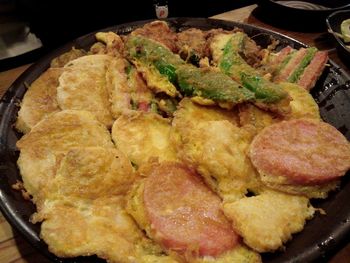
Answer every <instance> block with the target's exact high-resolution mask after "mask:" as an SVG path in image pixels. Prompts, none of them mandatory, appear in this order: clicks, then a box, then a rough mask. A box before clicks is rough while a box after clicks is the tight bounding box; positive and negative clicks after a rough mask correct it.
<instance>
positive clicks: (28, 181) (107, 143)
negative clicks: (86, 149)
mask: <svg viewBox="0 0 350 263" xmlns="http://www.w3.org/2000/svg"><path fill="white" fill-rule="evenodd" d="M77 146H101V147H105V148H113V147H114V145H113V143H112V141H111V136H110V134H109V132H108V130H107V129H106V127H105V126H104V125H102V124H101V123H100V122H98V121H97V120H96V118H95V117H94V116H93V115H92V114H91V113H89V112H87V111H75V110H65V111H61V112H57V113H53V114H51V115H50V116H48V117H47V118H45V119H43V120H42V121H40V122H39V123H38V124H37V125H35V126H34V127H33V129H32V130H31V131H30V132H29V133H27V134H26V135H25V136H23V137H22V138H21V139H20V140H19V141H18V142H17V147H18V149H19V150H20V155H19V158H18V161H17V164H18V167H19V169H20V172H21V175H22V179H23V182H24V187H25V189H26V190H27V191H28V192H29V193H30V194H31V195H33V197H34V201H37V197H38V194H39V193H40V191H41V190H42V187H43V186H44V185H46V184H47V183H48V182H49V181H50V180H52V178H53V177H54V175H55V171H56V169H57V167H58V165H59V163H60V161H61V159H62V157H63V156H64V155H65V154H66V153H67V152H68V151H69V150H70V149H71V148H73V147H77Z"/></svg>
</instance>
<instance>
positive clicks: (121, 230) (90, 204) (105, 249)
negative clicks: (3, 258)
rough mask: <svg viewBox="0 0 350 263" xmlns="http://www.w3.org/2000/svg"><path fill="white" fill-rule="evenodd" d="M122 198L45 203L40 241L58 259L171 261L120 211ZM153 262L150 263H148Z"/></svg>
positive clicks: (129, 262) (122, 210)
mask: <svg viewBox="0 0 350 263" xmlns="http://www.w3.org/2000/svg"><path fill="white" fill-rule="evenodd" d="M123 199H124V198H123V197H120V196H113V197H108V198H98V199H96V200H93V201H91V200H85V199H74V198H72V199H70V200H67V199H66V200H65V201H64V202H63V201H62V202H60V201H55V202H51V203H50V202H48V205H47V207H46V210H43V211H42V212H41V213H40V215H38V216H37V217H39V216H40V217H41V220H43V222H42V225H41V233H40V236H41V238H43V239H44V241H45V242H46V243H47V244H48V246H49V250H50V251H51V252H52V253H54V254H55V255H57V256H59V257H76V256H90V255H95V254H96V255H97V256H98V257H100V258H103V259H106V260H107V261H108V262H115V263H117V262H118V263H119V262H123V263H124V262H128V263H131V262H141V263H142V262H144V263H148V262H164V263H165V262H169V263H170V262H171V263H173V262H174V263H175V262H177V261H176V260H174V259H172V258H170V257H169V256H166V255H164V254H163V253H162V252H161V249H160V248H159V247H158V246H157V245H156V244H154V243H153V242H152V241H150V240H149V239H147V238H146V237H145V236H144V235H143V233H142V232H141V230H140V229H139V228H138V227H137V226H136V224H135V223H134V221H133V219H132V218H131V217H130V216H129V215H128V214H127V213H126V212H125V210H124V208H123V202H124V200H123ZM151 260H152V261H151Z"/></svg>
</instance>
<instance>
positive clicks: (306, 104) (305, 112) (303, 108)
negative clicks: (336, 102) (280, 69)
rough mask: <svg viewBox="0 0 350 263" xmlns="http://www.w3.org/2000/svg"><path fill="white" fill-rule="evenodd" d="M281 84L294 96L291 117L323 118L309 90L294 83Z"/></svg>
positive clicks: (291, 103) (291, 104)
mask: <svg viewBox="0 0 350 263" xmlns="http://www.w3.org/2000/svg"><path fill="white" fill-rule="evenodd" d="M280 85H281V87H282V88H283V89H284V90H285V91H287V92H288V94H289V95H290V96H291V97H292V100H291V102H290V107H291V109H292V110H291V113H290V115H289V116H288V118H289V119H299V118H311V119H316V120H320V119H321V117H320V111H319V108H318V105H317V103H316V101H315V100H314V99H313V98H312V96H311V94H310V93H309V92H308V91H307V90H305V89H304V88H303V87H301V86H299V85H297V84H293V83H287V82H282V83H280Z"/></svg>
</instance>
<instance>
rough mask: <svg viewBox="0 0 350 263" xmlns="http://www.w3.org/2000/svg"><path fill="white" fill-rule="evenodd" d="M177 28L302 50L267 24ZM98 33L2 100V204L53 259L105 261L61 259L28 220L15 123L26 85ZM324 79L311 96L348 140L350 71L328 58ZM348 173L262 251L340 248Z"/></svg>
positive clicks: (312, 253) (300, 254)
mask: <svg viewBox="0 0 350 263" xmlns="http://www.w3.org/2000/svg"><path fill="white" fill-rule="evenodd" d="M166 21H167V22H168V23H169V26H170V27H172V28H174V29H175V30H176V31H181V30H184V29H187V28H190V27H196V28H199V29H202V30H209V29H213V28H223V29H227V30H229V29H233V28H234V27H239V28H241V29H243V30H244V31H245V32H246V33H247V34H248V35H249V36H250V37H252V38H253V39H254V40H255V41H257V43H258V44H260V45H262V46H265V47H266V46H267V45H268V44H269V41H271V38H270V37H271V36H272V37H273V38H274V39H276V40H279V42H280V45H279V48H283V47H285V46H287V45H290V46H291V47H293V48H296V49H299V48H301V47H305V45H304V44H302V43H300V42H299V41H297V40H294V39H292V38H289V37H288V36H285V35H281V34H278V33H276V32H272V31H269V30H266V29H262V28H259V27H255V26H251V25H248V24H241V23H236V22H229V21H223V20H216V19H206V18H172V19H168V20H166ZM147 22H150V21H138V22H133V23H128V24H122V25H117V26H113V27H111V28H107V29H104V30H101V31H114V32H116V33H118V34H127V33H130V32H131V31H132V30H134V29H135V28H137V27H141V26H143V25H144V24H145V23H147ZM95 41H96V40H95V32H93V33H90V34H88V35H85V36H83V37H80V38H78V39H76V40H74V41H73V42H71V43H68V44H66V45H65V46H63V47H62V48H60V49H57V50H55V51H52V52H51V53H50V54H48V55H47V56H45V57H43V58H42V59H40V60H39V61H38V62H37V63H35V64H33V65H32V66H31V67H30V68H28V69H27V70H26V71H25V72H24V73H23V74H22V75H21V76H20V77H19V78H18V79H17V80H16V81H15V82H14V83H13V84H12V85H11V87H10V88H9V89H8V91H7V92H6V93H5V95H4V97H3V98H2V99H1V101H0V208H1V210H2V212H3V214H4V215H5V217H6V218H7V220H8V221H9V222H10V223H11V224H12V225H13V226H14V227H15V228H16V229H17V230H18V231H19V232H20V233H22V234H23V235H24V236H25V237H26V238H27V240H28V241H29V242H30V243H31V244H32V245H33V246H34V247H36V248H37V249H38V250H40V251H41V253H43V254H44V255H46V256H47V257H48V258H50V259H51V260H52V261H54V262H64V263H67V262H70V263H71V262H94V263H96V262H104V261H103V260H99V259H97V258H96V257H88V258H87V257H85V258H83V257H80V258H74V259H60V258H57V257H56V256H55V255H53V254H51V253H50V252H49V251H48V248H47V245H46V244H45V243H44V242H43V241H42V240H41V239H40V235H39V232H40V225H39V224H35V225H34V224H32V223H30V222H29V217H30V215H31V214H32V213H34V212H35V207H34V205H33V204H32V203H31V202H29V201H26V200H24V199H23V197H22V196H21V193H19V192H18V191H15V190H13V189H12V187H11V185H12V184H14V183H15V182H16V180H20V179H21V177H20V174H19V171H18V168H17V164H16V161H17V158H18V150H17V149H16V142H17V140H18V139H19V138H20V137H21V136H22V135H21V134H19V133H18V132H17V131H16V130H15V129H14V126H13V123H14V122H15V121H16V117H17V112H18V109H19V102H20V101H21V100H22V98H23V95H24V93H25V92H26V86H27V85H28V84H31V83H32V82H33V81H34V80H35V79H36V78H38V77H39V76H40V74H41V73H43V72H44V71H45V70H46V69H47V68H48V67H49V65H50V61H51V60H52V59H53V58H55V57H57V56H59V55H60V54H62V53H64V52H66V51H68V50H70V49H71V48H72V46H75V47H76V48H82V49H86V50H88V49H89V48H90V46H91V45H92V44H93V43H94V42H95ZM329 64H330V66H329V67H327V68H326V69H325V71H324V72H323V74H322V76H321V78H320V79H319V80H318V82H317V83H316V86H315V88H314V89H313V91H312V95H313V97H314V99H315V100H316V102H317V103H318V105H319V107H320V112H321V116H322V118H323V119H324V120H325V121H326V122H328V123H330V124H332V125H333V126H335V127H336V128H337V129H338V130H339V131H341V132H342V133H343V134H344V135H345V136H346V137H347V139H348V140H350V111H349V110H348V109H349V105H350V76H349V75H348V74H347V73H345V71H343V70H342V69H340V68H339V66H338V65H336V64H335V63H333V62H332V61H330V62H329ZM349 199H350V174H349V173H348V174H347V176H345V177H344V178H343V180H342V183H341V186H340V189H339V190H338V191H336V192H333V193H331V194H330V196H329V198H328V199H326V200H312V203H313V205H314V206H315V207H318V208H322V209H324V211H326V213H327V216H324V215H321V214H320V213H317V214H316V216H315V218H313V219H312V220H310V221H308V222H307V223H306V225H305V228H304V229H303V231H302V232H300V233H297V234H295V235H293V239H292V240H291V241H289V242H288V243H287V244H286V249H285V250H284V251H277V252H276V253H266V254H264V255H263V262H265V263H285V262H326V260H327V259H329V258H330V257H331V256H332V255H334V253H336V252H338V251H339V250H340V249H341V248H342V246H343V245H346V244H347V243H346V242H348V239H347V238H348V236H349V234H350V206H348V205H347V204H348V202H349Z"/></svg>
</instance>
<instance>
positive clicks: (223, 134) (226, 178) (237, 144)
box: [175, 120, 260, 201]
mask: <svg viewBox="0 0 350 263" xmlns="http://www.w3.org/2000/svg"><path fill="white" fill-rule="evenodd" d="M175 127H176V126H175ZM179 133H180V140H181V143H180V144H179V147H178V157H179V158H181V159H182V160H183V161H184V162H186V163H188V164H189V165H191V166H192V167H194V168H195V169H196V170H197V171H198V172H199V173H200V174H201V175H202V176H203V177H204V179H205V181H206V183H207V184H209V185H210V187H211V188H212V189H213V190H214V191H215V192H217V193H218V194H219V195H220V196H221V197H222V198H223V199H224V201H229V200H236V199H239V198H242V197H244V195H245V194H246V193H247V190H248V189H250V190H252V191H258V188H259V185H260V184H259V181H258V178H257V174H256V171H255V169H254V168H253V166H252V164H251V163H250V160H249V158H248V156H247V151H248V147H249V143H250V135H249V134H248V133H247V132H246V131H245V130H243V129H241V128H238V127H236V126H234V125H232V123H230V122H229V121H227V120H221V121H206V122H199V123H198V124H197V125H196V126H195V127H194V126H188V128H185V127H181V128H180V129H179Z"/></svg>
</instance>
